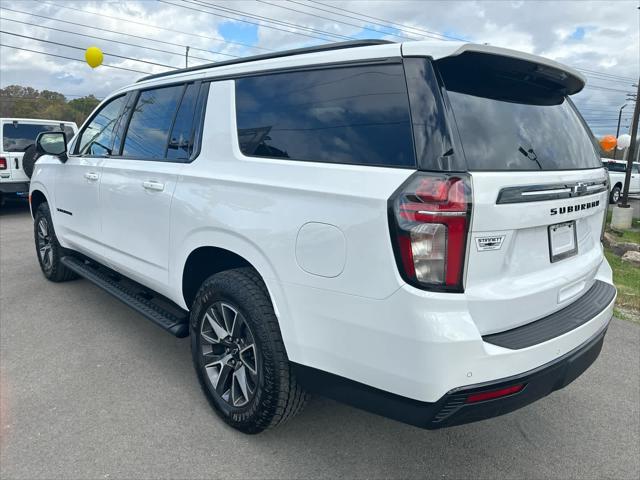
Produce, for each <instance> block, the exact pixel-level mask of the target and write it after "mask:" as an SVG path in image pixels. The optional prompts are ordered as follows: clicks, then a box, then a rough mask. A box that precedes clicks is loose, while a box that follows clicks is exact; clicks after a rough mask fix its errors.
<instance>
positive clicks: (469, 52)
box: [436, 44, 586, 96]
mask: <svg viewBox="0 0 640 480" xmlns="http://www.w3.org/2000/svg"><path fill="white" fill-rule="evenodd" d="M436 63H437V64H438V66H439V68H440V70H441V72H444V73H443V76H447V77H448V79H447V80H446V81H445V83H446V84H447V88H448V89H453V90H458V88H457V87H458V85H456V82H459V83H463V82H468V81H469V79H470V78H472V79H478V80H480V81H481V80H482V78H483V77H484V76H486V77H491V78H494V79H495V78H498V77H499V78H500V79H502V80H503V81H506V80H511V81H512V82H518V83H520V84H527V85H529V86H530V87H535V88H536V89H538V90H539V91H540V92H541V93H542V91H546V92H547V93H552V94H554V95H553V96H558V95H559V96H566V95H573V94H575V93H578V92H579V91H580V90H582V89H583V88H584V85H585V83H586V81H585V78H584V77H583V76H582V75H581V74H580V73H578V72H577V71H576V70H574V69H573V68H571V67H567V66H566V65H562V64H561V63H558V62H554V61H553V60H549V59H547V58H543V57H539V56H537V55H531V54H528V53H524V52H518V51H515V50H509V49H507V48H499V47H493V46H490V45H476V44H465V45H462V46H461V47H460V48H458V49H457V50H456V51H455V52H453V53H451V54H449V55H447V56H443V57H441V58H439V59H438V60H436ZM447 72H448V73H449V75H447ZM454 72H455V73H457V75H451V74H452V73H454ZM460 86H462V85H460ZM462 90H464V88H462Z"/></svg>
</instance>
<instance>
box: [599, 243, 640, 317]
mask: <svg viewBox="0 0 640 480" xmlns="http://www.w3.org/2000/svg"><path fill="white" fill-rule="evenodd" d="M604 254H605V256H606V257H607V260H608V261H609V265H611V268H612V269H613V283H614V284H615V286H616V288H617V289H618V299H617V300H616V306H617V309H616V310H617V313H616V316H618V317H620V318H624V319H627V320H631V319H633V320H635V321H638V320H637V319H638V318H639V317H640V268H638V267H634V266H633V265H631V264H629V263H625V262H623V261H622V259H621V258H620V257H618V256H617V255H616V254H614V253H613V252H612V251H610V250H609V249H605V252H604ZM629 317H632V318H629ZM634 317H635V318H634Z"/></svg>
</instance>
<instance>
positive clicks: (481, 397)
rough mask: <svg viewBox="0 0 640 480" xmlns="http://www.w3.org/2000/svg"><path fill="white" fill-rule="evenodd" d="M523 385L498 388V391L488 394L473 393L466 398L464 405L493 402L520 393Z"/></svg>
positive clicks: (491, 391)
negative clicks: (486, 401)
mask: <svg viewBox="0 0 640 480" xmlns="http://www.w3.org/2000/svg"><path fill="white" fill-rule="evenodd" d="M523 388H524V384H520V385H512V386H510V387H505V388H500V389H498V390H490V391H488V392H480V393H474V394H473V395H469V396H468V397H467V400H466V403H477V402H484V401H485V400H493V399H494V398H500V397H506V396H507V395H513V394H514V393H518V392H520V391H522V389H523Z"/></svg>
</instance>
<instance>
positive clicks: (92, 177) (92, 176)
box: [84, 172, 100, 182]
mask: <svg viewBox="0 0 640 480" xmlns="http://www.w3.org/2000/svg"><path fill="white" fill-rule="evenodd" d="M84 178H86V179H87V180H89V181H90V182H95V181H96V180H98V179H99V178H100V175H98V174H97V173H94V172H87V173H85V174H84Z"/></svg>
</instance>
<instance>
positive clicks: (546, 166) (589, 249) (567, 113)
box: [412, 47, 608, 335]
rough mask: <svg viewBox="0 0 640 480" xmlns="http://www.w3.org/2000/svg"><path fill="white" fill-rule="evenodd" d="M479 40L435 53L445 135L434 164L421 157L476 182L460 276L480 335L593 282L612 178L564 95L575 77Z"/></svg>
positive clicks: (575, 87)
mask: <svg viewBox="0 0 640 480" xmlns="http://www.w3.org/2000/svg"><path fill="white" fill-rule="evenodd" d="M479 49H484V50H487V51H484V52H483V51H474V50H473V49H468V47H466V48H463V49H461V51H460V52H459V53H457V54H454V55H453V56H448V57H445V58H441V59H440V60H437V61H435V62H434V63H433V64H434V66H435V69H436V71H437V74H438V75H439V76H440V82H441V85H444V87H445V89H446V92H445V94H444V98H443V100H444V106H445V108H444V110H445V111H447V114H446V117H447V123H448V124H449V131H450V136H451V139H452V140H451V148H450V149H449V151H447V152H444V151H443V152H442V153H441V155H442V156H441V157H440V159H438V165H436V166H435V167H433V166H429V165H427V166H426V168H425V166H424V165H422V167H421V168H422V169H423V170H440V169H444V170H449V171H451V172H456V171H464V172H465V173H463V174H461V177H462V178H463V181H464V182H467V184H469V185H470V187H471V188H470V191H471V192H472V193H471V195H470V199H471V206H470V207H471V208H470V211H471V222H470V224H469V227H468V236H467V251H466V259H465V262H466V264H465V267H464V285H463V286H464V292H465V296H466V298H467V300H468V305H469V310H470V312H471V314H472V316H473V319H474V321H475V322H476V324H477V326H478V328H479V330H480V332H481V334H482V335H486V334H491V333H496V332H501V331H504V330H508V329H511V328H515V327H518V326H520V325H524V324H527V323H529V322H532V321H534V320H537V319H540V318H543V317H545V316H547V315H549V314H551V313H553V312H555V311H557V310H559V309H561V308H563V307H565V306H567V305H568V304H570V303H571V302H573V301H575V300H577V299H578V298H579V297H580V296H581V295H582V294H584V293H585V292H586V291H587V290H588V289H589V288H590V287H591V286H592V285H593V283H594V281H595V276H596V273H597V271H598V269H599V267H600V265H601V263H602V261H603V258H604V257H603V254H602V247H601V243H600V237H601V233H602V228H603V220H604V212H605V211H606V207H607V187H608V184H607V175H606V172H605V170H604V169H603V168H602V164H601V162H600V158H599V154H598V152H597V147H596V144H595V141H594V139H593V136H592V135H591V133H590V131H589V129H588V127H587V126H586V124H585V123H584V121H583V119H582V118H581V117H580V115H579V114H578V112H577V110H576V109H575V107H574V106H573V104H572V102H571V101H570V100H569V98H568V95H569V94H572V93H576V92H577V91H579V90H580V89H581V88H582V87H583V85H584V82H583V80H582V79H581V77H580V76H579V75H578V74H577V73H575V72H573V71H571V70H570V69H561V68H559V66H558V64H555V63H554V62H550V61H547V60H543V59H537V57H533V56H531V55H527V54H522V55H520V54H518V53H517V52H511V51H508V50H506V51H505V50H501V49H495V48H492V47H489V48H484V47H479ZM443 90H444V89H443ZM412 109H413V104H412ZM426 120H427V119H425V120H423V121H424V122H425V124H427V123H428V122H427V121H426ZM414 129H415V120H414ZM417 142H418V145H419V140H418V141H417ZM440 143H443V142H441V141H440V140H439V144H440ZM444 143H445V144H446V142H444ZM461 151H462V152H463V153H464V154H463V155H460V152H461ZM443 159H446V161H445V160H443ZM427 175H428V174H427ZM450 175H455V173H451V174H450ZM465 178H466V179H465ZM450 198H451V197H450ZM461 211H462V210H461ZM445 255H446V254H445Z"/></svg>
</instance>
